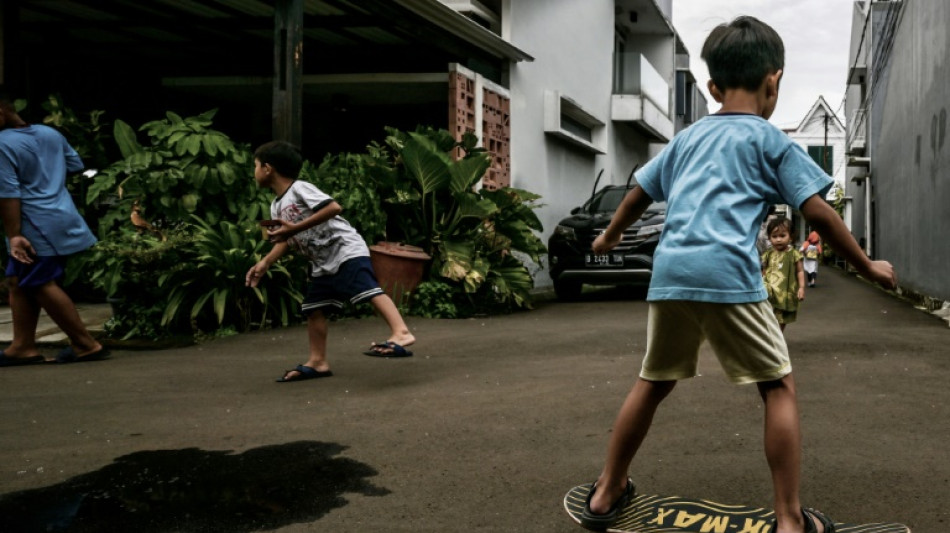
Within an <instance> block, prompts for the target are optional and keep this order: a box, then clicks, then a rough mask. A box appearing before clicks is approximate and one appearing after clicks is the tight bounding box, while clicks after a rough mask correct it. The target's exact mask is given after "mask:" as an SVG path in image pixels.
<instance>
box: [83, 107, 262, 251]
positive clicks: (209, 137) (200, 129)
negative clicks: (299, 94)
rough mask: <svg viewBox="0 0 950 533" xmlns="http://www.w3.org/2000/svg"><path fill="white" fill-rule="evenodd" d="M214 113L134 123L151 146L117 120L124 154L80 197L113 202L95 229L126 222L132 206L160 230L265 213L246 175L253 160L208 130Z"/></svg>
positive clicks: (109, 229) (257, 191) (256, 189)
mask: <svg viewBox="0 0 950 533" xmlns="http://www.w3.org/2000/svg"><path fill="white" fill-rule="evenodd" d="M214 114H215V111H214V110H212V111H208V112H206V113H203V114H201V115H198V116H196V117H188V118H184V119H183V118H181V117H179V116H178V115H176V114H175V113H171V112H168V113H166V116H167V118H166V119H165V120H156V121H152V122H148V123H146V124H144V125H143V126H142V127H140V128H139V130H140V131H145V132H146V134H147V136H148V137H149V144H148V145H147V146H142V145H140V144H139V142H138V140H137V138H136V135H135V131H134V130H133V129H132V128H131V127H130V126H129V125H128V124H126V123H125V122H123V121H121V120H117V121H116V122H115V139H116V143H117V144H118V146H119V149H120V150H121V152H122V156H123V159H122V160H120V161H118V162H116V163H113V164H112V165H110V166H109V167H107V168H106V169H105V170H103V171H102V172H100V173H99V174H97V175H96V176H95V178H94V180H93V184H92V185H91V186H90V187H89V190H88V193H87V196H86V200H87V202H90V203H91V202H94V201H96V200H99V199H102V200H103V201H105V202H107V203H111V204H112V205H111V207H110V208H109V210H108V212H107V213H106V214H105V215H104V216H103V217H102V220H100V221H99V234H100V235H102V236H106V235H108V234H109V233H110V232H112V231H114V230H116V229H117V228H120V227H123V226H125V225H128V223H129V222H128V221H129V216H130V214H131V213H132V208H133V205H136V204H137V205H138V206H139V209H140V212H141V214H142V215H143V216H144V217H145V218H147V219H148V220H149V221H150V222H151V223H152V224H153V225H154V226H156V227H158V228H160V229H163V230H164V229H167V228H170V227H173V226H174V225H175V224H179V223H182V222H184V221H187V220H189V219H190V218H189V217H190V216H191V215H195V216H198V217H200V218H201V219H203V220H205V221H207V222H209V223H212V224H214V223H217V222H218V221H220V220H231V221H233V222H238V223H240V222H243V221H247V220H258V219H260V218H269V210H270V207H269V206H270V201H269V198H268V195H267V192H266V191H264V190H263V189H260V188H259V187H257V184H256V183H255V182H254V180H253V179H252V176H253V163H254V161H253V157H252V155H251V153H250V150H249V148H248V147H247V146H246V145H242V144H237V143H234V142H233V141H231V139H229V138H228V137H227V136H226V135H225V134H223V133H221V132H219V131H216V130H213V129H211V127H210V126H211V119H212V117H213V116H214Z"/></svg>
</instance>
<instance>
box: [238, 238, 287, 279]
mask: <svg viewBox="0 0 950 533" xmlns="http://www.w3.org/2000/svg"><path fill="white" fill-rule="evenodd" d="M289 247H290V245H289V244H287V242H286V241H285V242H278V243H275V244H274V247H273V248H271V250H270V252H269V253H268V254H267V255H265V256H264V258H263V259H261V260H260V261H258V262H257V263H256V264H255V265H254V266H252V267H251V269H250V270H248V271H247V276H245V277H244V284H245V285H246V286H248V287H257V284H258V283H260V282H261V279H263V278H264V274H265V273H266V272H267V269H268V268H270V266H271V265H273V264H274V263H276V262H277V260H278V259H280V257H281V256H282V255H284V254H285V253H287V248H289Z"/></svg>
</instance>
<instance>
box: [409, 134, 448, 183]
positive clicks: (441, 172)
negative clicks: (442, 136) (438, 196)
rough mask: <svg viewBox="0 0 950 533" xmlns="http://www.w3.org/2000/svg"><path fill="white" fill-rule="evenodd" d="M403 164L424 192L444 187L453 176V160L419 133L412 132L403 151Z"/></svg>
mask: <svg viewBox="0 0 950 533" xmlns="http://www.w3.org/2000/svg"><path fill="white" fill-rule="evenodd" d="M401 155H402V160H403V164H404V165H405V167H406V170H407V171H408V172H409V174H410V175H411V176H412V177H413V178H415V180H416V182H417V183H418V184H419V188H420V189H421V192H422V194H430V193H432V192H435V191H439V190H442V189H444V188H445V187H446V186H447V185H448V182H449V180H450V178H451V174H450V173H449V167H450V165H451V160H450V159H449V156H448V155H446V154H445V153H444V152H440V151H439V150H438V148H436V146H435V143H433V142H432V141H431V140H429V139H427V138H426V137H424V136H422V135H419V134H417V133H410V134H409V140H407V141H406V144H405V146H404V147H403V149H402V152H401Z"/></svg>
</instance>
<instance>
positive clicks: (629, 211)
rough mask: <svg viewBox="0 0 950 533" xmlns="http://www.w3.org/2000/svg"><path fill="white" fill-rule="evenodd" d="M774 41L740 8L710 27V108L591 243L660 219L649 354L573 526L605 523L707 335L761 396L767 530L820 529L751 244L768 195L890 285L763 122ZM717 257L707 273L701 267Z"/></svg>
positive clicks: (888, 274) (784, 361) (778, 63)
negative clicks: (714, 106) (647, 215)
mask: <svg viewBox="0 0 950 533" xmlns="http://www.w3.org/2000/svg"><path fill="white" fill-rule="evenodd" d="M784 55H785V49H784V45H783V43H782V39H781V37H779V35H778V34H777V33H776V32H775V30H773V29H772V28H771V27H770V26H768V25H766V24H764V23H763V22H761V21H759V20H757V19H755V18H752V17H739V18H737V19H736V20H734V21H732V22H731V23H729V24H723V25H720V26H718V27H716V28H715V29H713V31H712V32H711V33H710V35H709V36H708V38H707V39H706V42H705V44H704V45H703V50H702V57H703V59H704V60H705V61H706V63H707V65H708V67H709V73H710V77H711V78H712V79H711V81H710V82H709V92H710V94H711V95H712V97H713V98H714V99H715V100H716V101H717V102H719V103H720V104H722V108H721V109H720V110H719V111H718V112H717V113H716V114H714V115H710V116H708V117H705V118H703V119H702V120H700V121H698V122H696V123H695V124H693V125H692V126H691V127H690V128H689V129H687V130H685V131H683V132H681V133H680V134H679V135H677V136H676V137H675V138H674V139H673V141H672V142H671V143H670V144H669V145H668V146H667V147H666V148H665V149H664V150H663V152H661V153H660V154H659V155H658V156H657V157H656V158H655V159H653V160H652V161H650V162H649V163H648V164H647V165H646V166H644V167H643V168H642V169H641V170H640V171H639V172H638V173H637V176H636V177H637V182H638V186H637V187H635V188H634V189H633V190H631V191H630V193H628V195H627V196H626V197H625V198H624V200H623V202H622V204H621V206H620V208H619V209H618V210H617V212H616V213H615V214H614V217H613V219H612V220H611V222H610V226H609V227H608V228H607V230H606V232H605V233H604V234H603V235H601V236H599V237H598V238H597V239H596V240H595V241H594V244H593V249H594V252H595V253H598V254H601V253H606V252H607V251H609V250H610V249H612V248H613V247H615V246H616V245H617V244H618V243H619V242H620V238H621V236H622V233H623V230H624V228H626V227H627V226H629V225H630V224H632V223H633V222H635V221H636V220H637V219H639V218H640V216H641V215H642V214H643V212H644V211H645V210H646V208H647V206H649V205H650V204H651V203H652V202H654V201H664V200H665V201H666V202H667V213H666V225H665V228H664V230H663V234H662V235H661V237H660V243H659V245H658V247H657V250H656V254H655V258H654V269H653V279H652V281H651V284H650V289H649V293H648V295H647V300H648V301H649V304H650V310H649V326H648V334H647V350H646V355H645V357H644V360H643V366H642V370H641V372H640V377H639V379H638V380H637V382H636V383H635V384H634V386H633V388H632V390H631V391H630V393H629V394H628V396H627V398H626V401H625V402H624V403H623V405H622V407H621V409H620V413H619V414H618V416H617V419H616V421H615V423H614V427H613V432H612V434H611V437H610V443H609V445H608V448H607V460H606V463H605V466H604V469H603V471H602V472H601V474H600V476H599V477H598V479H597V481H596V482H595V484H594V487H593V489H592V490H591V493H590V496H589V497H588V500H587V502H586V505H585V509H584V513H583V516H582V520H581V524H582V525H583V526H584V527H586V528H588V529H592V530H605V529H606V528H607V527H609V526H610V525H611V524H613V522H615V521H616V519H617V518H618V515H619V512H620V510H621V509H622V508H623V506H624V505H625V504H626V502H627V501H628V500H629V499H630V497H631V496H632V495H633V494H634V493H635V488H634V485H633V482H632V480H630V479H629V478H628V477H627V470H628V468H629V466H630V463H631V461H632V460H633V457H634V455H636V453H637V450H638V449H639V447H640V445H641V443H642V442H643V439H644V438H645V437H646V434H647V431H648V430H649V428H650V424H651V422H652V420H653V415H654V413H655V412H656V410H657V408H658V407H659V405H660V403H661V402H662V401H663V399H664V398H666V396H667V395H668V394H669V393H670V392H671V391H672V390H673V388H674V387H675V385H676V382H677V380H680V379H686V378H690V377H693V376H695V375H696V370H697V357H698V352H699V348H700V345H701V344H702V343H703V342H704V341H706V340H708V341H709V343H710V344H711V346H712V348H713V350H714V351H715V353H716V356H717V357H718V358H719V361H720V363H721V365H722V367H723V370H724V371H725V373H726V375H727V376H728V378H729V379H730V380H731V381H733V382H735V383H755V384H756V385H757V387H758V390H759V393H760V395H761V397H762V399H763V401H764V402H765V419H766V421H765V455H766V458H767V460H768V464H769V468H770V470H771V474H772V481H773V488H774V509H775V524H773V527H772V529H771V531H772V533H801V532H803V531H805V532H817V533H827V532H831V531H834V526H833V523H832V521H831V520H829V519H828V518H827V517H825V516H824V515H823V514H822V513H820V512H818V511H816V510H814V509H806V508H803V507H802V506H801V503H800V501H799V482H800V479H799V478H800V465H801V436H800V428H799V417H798V406H797V399H796V394H795V382H794V379H793V378H792V366H791V363H790V361H789V357H788V351H787V348H786V345H785V341H784V338H783V336H782V332H781V330H780V329H779V324H778V322H777V321H776V319H775V315H774V314H773V313H772V308H771V306H770V305H769V303H768V301H767V296H766V291H765V287H764V286H763V283H762V276H761V271H760V267H759V258H758V254H757V251H756V247H755V243H756V234H757V232H758V230H759V225H760V223H761V222H762V220H763V219H764V218H765V216H766V214H767V212H768V206H769V205H772V204H790V205H793V206H795V207H797V208H798V209H799V210H800V211H801V213H802V215H803V216H804V217H805V219H806V220H807V221H808V222H809V224H810V225H811V226H812V227H813V228H814V229H816V230H817V231H818V232H819V234H821V235H822V237H823V238H824V239H825V240H826V241H827V242H829V243H831V245H832V246H833V247H834V249H835V250H836V251H840V253H841V255H842V256H843V257H845V258H846V259H847V260H848V261H849V262H850V263H851V264H852V265H854V267H855V268H856V269H857V270H858V272H859V273H861V274H862V275H863V276H865V277H867V278H868V279H870V280H873V281H875V282H877V283H880V284H881V285H883V286H884V287H887V288H893V287H895V286H896V284H897V278H896V275H895V273H894V269H893V267H892V266H891V265H890V264H889V263H888V262H886V261H871V260H869V259H868V258H867V257H866V256H865V255H864V253H863V252H862V251H861V249H860V248H859V247H858V244H857V243H856V242H855V241H854V238H853V237H852V236H851V234H850V233H849V232H848V229H847V227H846V226H845V225H844V223H843V222H842V221H841V218H840V217H838V215H837V213H836V212H835V211H834V210H833V209H832V208H831V207H830V206H829V205H828V204H827V203H826V202H825V201H824V199H823V197H824V195H825V193H826V192H827V191H828V189H829V188H830V187H831V185H832V183H833V182H832V180H831V179H830V178H829V177H828V176H827V175H826V174H825V173H824V172H823V171H822V169H821V168H820V167H818V166H817V165H816V164H815V163H814V162H813V161H812V160H811V158H810V157H808V155H807V154H806V153H805V152H804V151H803V150H802V149H801V148H800V147H798V146H797V145H796V144H795V143H794V142H792V141H791V140H790V139H789V137H788V136H787V135H785V134H784V133H783V132H782V131H780V130H779V129H777V128H775V127H774V126H772V125H771V124H769V123H768V122H767V119H768V118H769V117H770V116H771V115H772V112H773V111H774V109H775V105H776V103H777V101H778V94H779V81H780V80H781V78H782V69H783V67H784ZM710 264H713V265H717V271H716V273H715V275H710V271H709V267H708V265H710Z"/></svg>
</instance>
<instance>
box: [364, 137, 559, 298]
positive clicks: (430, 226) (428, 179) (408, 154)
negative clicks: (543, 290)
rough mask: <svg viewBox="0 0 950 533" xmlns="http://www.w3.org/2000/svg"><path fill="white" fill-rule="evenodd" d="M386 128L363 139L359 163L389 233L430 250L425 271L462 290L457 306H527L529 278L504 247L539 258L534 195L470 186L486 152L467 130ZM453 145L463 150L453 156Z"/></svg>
mask: <svg viewBox="0 0 950 533" xmlns="http://www.w3.org/2000/svg"><path fill="white" fill-rule="evenodd" d="M387 132H388V133H389V136H388V137H387V138H386V141H385V144H384V145H380V144H377V143H373V144H371V145H370V146H369V147H368V154H367V156H366V158H365V160H364V165H365V168H366V170H367V172H368V173H370V175H371V176H373V178H374V179H375V180H376V182H377V183H378V186H379V189H380V191H381V193H382V195H383V198H384V204H383V205H384V207H385V209H386V211H387V216H388V220H389V222H390V224H389V228H388V232H387V235H388V236H389V237H390V240H399V241H401V242H405V243H407V244H411V245H415V246H419V247H421V248H423V249H424V250H425V251H426V253H428V254H429V255H431V256H432V266H431V269H430V272H429V276H428V279H430V280H432V281H440V282H442V283H445V284H447V285H449V286H451V287H453V288H454V289H455V291H456V293H457V294H458V295H459V296H463V297H464V298H461V299H462V300H465V301H467V302H468V304H467V305H465V306H464V307H463V308H462V309H460V310H459V313H460V314H470V313H475V312H478V313H483V312H493V311H509V310H512V309H518V308H530V307H531V294H530V290H531V288H532V287H533V284H534V282H533V279H532V278H531V274H530V272H529V271H528V269H527V267H526V266H525V264H524V263H522V262H521V261H520V260H518V259H517V258H515V257H514V256H513V255H512V252H513V251H517V252H521V253H523V254H524V256H525V257H526V258H528V259H529V260H531V261H534V262H540V261H541V255H542V254H543V253H544V252H545V251H546V248H545V246H544V244H543V242H542V241H541V239H540V238H539V237H538V235H537V233H536V232H540V231H541V230H542V228H541V222H540V220H539V219H538V217H537V215H536V214H535V213H534V211H535V210H536V209H537V208H538V207H540V204H538V203H537V201H538V200H539V199H540V196H538V195H536V194H533V193H530V192H528V191H523V190H520V189H514V188H503V189H499V190H496V191H489V190H487V189H481V188H477V185H478V183H479V181H480V180H481V178H482V176H483V175H484V174H485V172H486V171H487V170H488V168H489V165H490V158H489V155H488V154H487V153H486V152H485V151H484V150H482V149H479V148H476V147H475V143H476V139H475V137H474V136H472V135H466V136H465V137H464V138H463V139H462V141H460V142H456V141H455V139H454V138H453V137H452V136H451V134H450V133H449V132H447V131H445V130H433V129H431V128H420V129H418V130H417V131H415V132H411V133H406V132H401V131H398V130H394V129H391V128H389V129H387ZM458 148H460V149H461V150H462V152H463V153H464V154H465V157H463V158H462V159H459V160H454V159H452V157H451V153H452V152H453V151H455V150H456V149H458ZM459 299H460V298H456V300H459Z"/></svg>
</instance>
